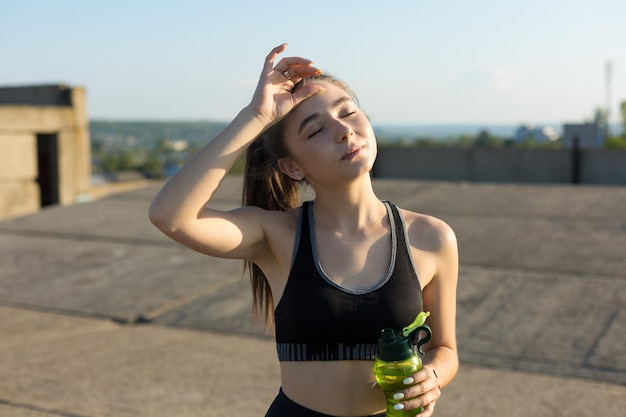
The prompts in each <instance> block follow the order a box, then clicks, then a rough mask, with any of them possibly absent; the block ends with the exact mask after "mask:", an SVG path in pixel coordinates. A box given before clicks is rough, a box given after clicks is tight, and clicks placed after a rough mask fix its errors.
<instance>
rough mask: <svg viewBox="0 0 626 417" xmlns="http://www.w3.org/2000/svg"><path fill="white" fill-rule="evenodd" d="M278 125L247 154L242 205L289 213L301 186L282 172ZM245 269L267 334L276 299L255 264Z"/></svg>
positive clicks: (255, 310) (254, 308)
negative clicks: (279, 163)
mask: <svg viewBox="0 0 626 417" xmlns="http://www.w3.org/2000/svg"><path fill="white" fill-rule="evenodd" d="M281 130H282V124H281V123H278V124H277V125H275V126H272V127H271V128H269V129H268V130H267V131H266V132H265V133H264V134H263V135H261V136H260V137H258V138H257V139H256V140H255V141H254V142H253V143H252V144H251V145H250V147H249V148H248V150H247V151H246V164H245V171H244V183H243V196H242V204H243V205H244V206H256V207H260V208H262V209H265V210H279V211H288V210H291V209H293V208H295V207H297V206H298V204H299V201H300V198H299V193H298V182H297V181H295V180H293V179H292V178H290V177H288V176H287V175H285V174H284V173H283V172H282V171H281V170H280V169H279V168H278V164H277V161H278V159H279V158H282V157H285V156H287V151H286V149H284V145H283V144H282V140H281V138H280V133H281ZM244 268H245V269H247V270H248V272H249V274H250V282H251V284H252V295H253V301H252V311H253V313H254V317H255V318H256V319H257V320H259V321H260V319H261V317H264V322H265V330H266V331H268V332H269V330H270V329H271V328H273V325H274V299H273V298H272V290H271V288H270V286H269V283H268V282H267V278H266V277H265V274H264V273H263V271H261V269H260V268H259V267H258V266H257V265H256V264H254V263H252V262H249V261H245V263H244Z"/></svg>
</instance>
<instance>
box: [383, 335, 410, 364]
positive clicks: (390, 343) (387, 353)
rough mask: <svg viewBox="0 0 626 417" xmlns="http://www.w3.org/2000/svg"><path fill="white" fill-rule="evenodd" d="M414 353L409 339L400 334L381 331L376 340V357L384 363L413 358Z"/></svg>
mask: <svg viewBox="0 0 626 417" xmlns="http://www.w3.org/2000/svg"><path fill="white" fill-rule="evenodd" d="M414 354H415V352H414V351H413V347H412V346H411V341H410V340H409V338H407V337H404V336H403V335H402V332H396V331H394V330H393V329H383V330H382V331H381V333H380V338H379V339H378V353H377V355H378V357H379V358H380V359H382V360H384V361H401V360H404V359H408V358H410V357H411V356H413V355H414Z"/></svg>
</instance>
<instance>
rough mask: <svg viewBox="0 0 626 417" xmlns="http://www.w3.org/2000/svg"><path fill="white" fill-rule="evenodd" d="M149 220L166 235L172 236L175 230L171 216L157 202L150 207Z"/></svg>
mask: <svg viewBox="0 0 626 417" xmlns="http://www.w3.org/2000/svg"><path fill="white" fill-rule="evenodd" d="M148 218H149V219H150V223H152V224H153V225H154V226H155V227H156V228H157V229H159V230H160V231H161V232H163V233H165V234H166V235H170V234H171V233H172V232H173V231H174V229H175V226H174V223H173V221H172V216H171V214H170V213H168V211H167V210H165V209H164V208H163V207H160V206H159V204H156V202H153V203H152V204H151V205H150V208H149V209H148Z"/></svg>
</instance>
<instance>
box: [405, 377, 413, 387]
mask: <svg viewBox="0 0 626 417" xmlns="http://www.w3.org/2000/svg"><path fill="white" fill-rule="evenodd" d="M402 382H403V383H404V385H411V384H412V383H413V382H415V380H414V379H413V377H408V378H405V379H404V381H402Z"/></svg>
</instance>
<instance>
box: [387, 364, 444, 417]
mask: <svg viewBox="0 0 626 417" xmlns="http://www.w3.org/2000/svg"><path fill="white" fill-rule="evenodd" d="M404 382H405V384H406V385H407V388H406V389H404V390H402V391H398V392H397V393H396V399H398V400H400V403H398V405H401V406H402V407H403V408H402V409H403V410H414V409H417V408H420V407H424V411H423V412H422V413H421V414H419V416H420V417H429V416H432V415H433V412H434V411H435V403H436V402H437V399H439V397H440V396H441V388H440V384H439V378H437V374H436V373H435V372H434V371H433V369H432V368H429V367H428V366H424V367H422V369H420V370H419V371H418V372H416V373H415V374H413V375H411V376H410V377H408V378H406V379H405V380H404Z"/></svg>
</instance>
